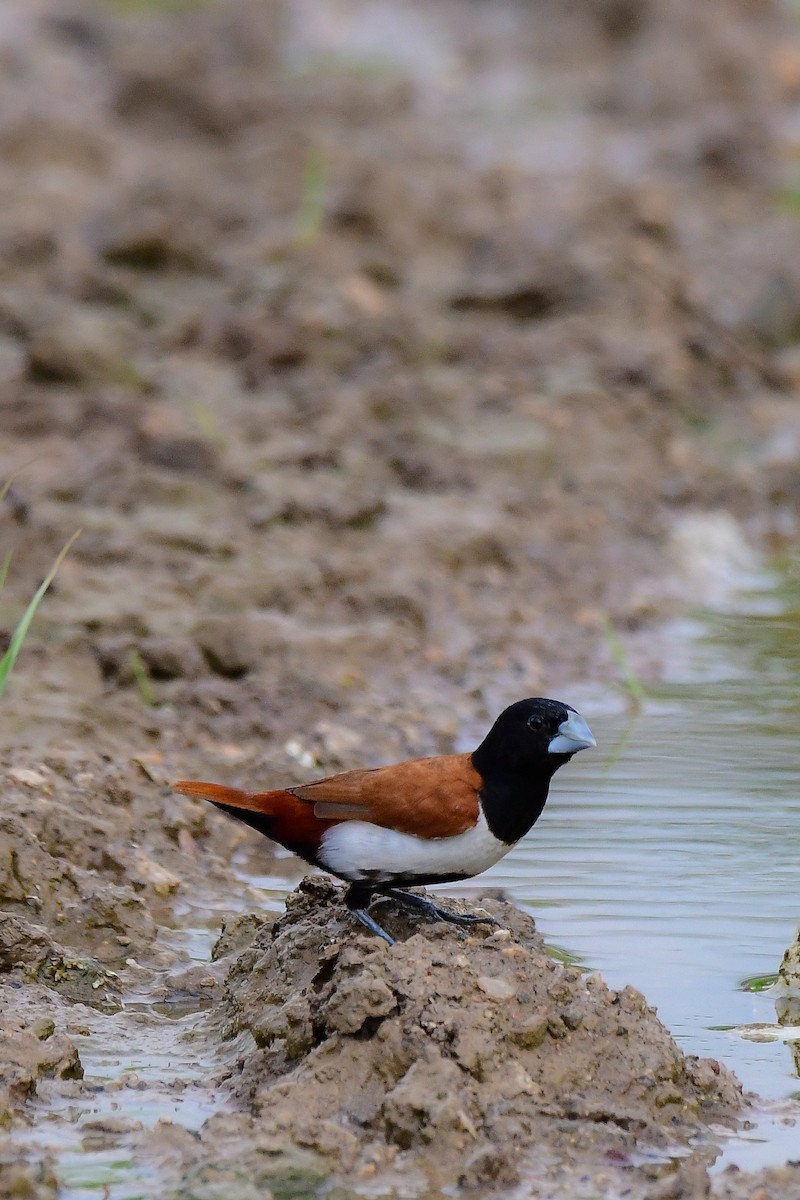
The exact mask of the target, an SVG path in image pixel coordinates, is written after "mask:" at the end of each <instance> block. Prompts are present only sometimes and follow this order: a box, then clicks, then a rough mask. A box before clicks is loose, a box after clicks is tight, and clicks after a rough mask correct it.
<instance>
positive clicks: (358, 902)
mask: <svg viewBox="0 0 800 1200" xmlns="http://www.w3.org/2000/svg"><path fill="white" fill-rule="evenodd" d="M374 891H375V889H374V888H371V887H365V886H364V885H363V884H358V883H351V884H350V887H349V888H348V889H347V891H346V892H345V897H344V902H345V904H346V905H347V907H348V908H349V910H350V912H351V913H352V914H353V916H354V917H357V918H358V920H359V921H360V922H361V924H362V925H365V926H366V928H367V929H368V930H369V931H370V933H374V934H377V936H378V937H379V938H383V940H384V941H385V942H386V943H387V944H388V945H389V946H393V945H394V938H393V937H392V936H391V934H389V933H387V932H386V930H385V929H384V928H383V927H382V926H381V925H379V924H378V922H377V921H376V920H375V919H374V918H373V917H371V916H370V915H369V913H368V912H367V910H366V906H367V905H368V904H369V902H370V900H371V899H372V897H373V893H374Z"/></svg>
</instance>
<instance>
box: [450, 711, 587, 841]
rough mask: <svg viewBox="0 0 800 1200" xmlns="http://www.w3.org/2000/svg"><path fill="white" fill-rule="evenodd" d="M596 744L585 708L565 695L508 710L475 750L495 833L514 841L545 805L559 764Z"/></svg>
mask: <svg viewBox="0 0 800 1200" xmlns="http://www.w3.org/2000/svg"><path fill="white" fill-rule="evenodd" d="M594 745H596V742H595V740H594V738H593V736H592V733H591V731H590V729H589V726H588V725H587V724H586V722H585V721H584V719H583V717H582V716H581V715H580V713H577V712H576V711H575V709H574V708H570V706H569V705H568V704H562V703H561V701H560V700H546V699H544V698H543V697H541V696H536V697H532V698H530V699H528V700H518V701H517V703H516V704H512V705H511V706H510V707H509V708H507V709H505V711H504V712H502V713H501V714H500V716H499V717H498V718H497V720H496V721H495V723H494V725H493V726H492V728H491V729H490V730H489V732H488V733H487V735H486V737H485V738H484V739H483V741H482V742H481V744H480V746H478V749H477V750H476V751H475V752H474V754H473V755H472V763H473V766H474V767H475V769H476V770H477V771H478V772H479V774H480V775H481V777H482V778H483V781H484V788H483V789H482V793H481V795H482V802H483V807H484V812H485V813H486V817H487V820H488V821H489V824H490V827H492V831H493V832H494V833H495V836H499V837H501V839H502V840H503V841H508V842H513V841H516V840H517V839H518V838H519V837H521V836H522V835H523V834H524V833H527V831H528V830H529V829H530V828H531V826H532V825H533V823H534V821H536V820H537V818H538V816H539V814H540V813H541V811H542V809H543V808H544V804H545V801H546V799H547V791H548V788H549V785H550V780H551V779H552V777H553V775H554V774H555V772H556V771H557V770H558V768H559V767H561V766H563V765H564V763H566V762H569V760H570V759H571V758H572V756H573V754H577V752H578V751H579V750H586V749H588V748H589V747H590V746H594ZM512 834H514V836H511V835H512Z"/></svg>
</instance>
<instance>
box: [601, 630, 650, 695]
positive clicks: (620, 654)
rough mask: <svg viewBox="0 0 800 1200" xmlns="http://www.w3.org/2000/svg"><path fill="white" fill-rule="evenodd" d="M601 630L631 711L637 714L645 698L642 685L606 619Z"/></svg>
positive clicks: (615, 633)
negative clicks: (620, 676)
mask: <svg viewBox="0 0 800 1200" xmlns="http://www.w3.org/2000/svg"><path fill="white" fill-rule="evenodd" d="M603 628H604V632H605V636H606V645H607V646H608V649H609V652H610V654H611V657H612V658H613V660H614V662H615V663H616V665H617V667H618V668H619V672H620V674H621V675H622V682H623V683H624V685H625V690H626V692H627V693H628V697H629V699H630V701H631V704H632V706H633V709H634V711H635V712H639V711H641V709H642V707H643V705H644V702H645V699H646V697H647V692H646V691H645V687H644V684H643V683H642V681H641V679H640V678H639V676H638V675H637V674H636V672H635V671H634V669H633V667H632V666H631V661H630V659H629V658H628V655H627V654H626V653H625V647H624V646H623V644H622V640H621V639H620V636H619V634H618V633H617V631H616V629H615V628H614V626H613V624H612V623H611V621H610V620H609V618H608V617H607V618H606V620H605V622H604V627H603Z"/></svg>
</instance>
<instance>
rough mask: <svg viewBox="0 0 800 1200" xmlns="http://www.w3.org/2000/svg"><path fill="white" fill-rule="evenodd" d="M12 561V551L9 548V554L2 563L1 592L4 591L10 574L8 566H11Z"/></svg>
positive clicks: (0, 572) (0, 574)
mask: <svg viewBox="0 0 800 1200" xmlns="http://www.w3.org/2000/svg"><path fill="white" fill-rule="evenodd" d="M10 563H11V551H10V550H9V552H8V554H7V555H6V556H5V558H4V559H3V561H2V563H0V592H2V590H3V588H4V587H5V585H6V577H7V575H8V568H9V565H10Z"/></svg>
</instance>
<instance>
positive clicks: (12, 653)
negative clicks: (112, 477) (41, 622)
mask: <svg viewBox="0 0 800 1200" xmlns="http://www.w3.org/2000/svg"><path fill="white" fill-rule="evenodd" d="M9 486H10V480H9V482H8V483H7V484H6V485H5V487H4V488H3V489H2V491H0V501H2V499H3V497H4V496H5V494H6V492H7V491H8V488H9ZM80 532H81V531H80V529H78V530H76V532H75V533H73V535H72V537H71V538H70V539H69V541H68V542H67V543H66V545H64V546H63V547H62V549H61V551H60V553H59V554H58V556H57V557H56V560H55V562H54V563H53V565H52V567H51V568H50V570H49V571H48V572H47V574H46V575H45V577H44V579H43V580H42V582H41V583H40V584H39V586H38V588H37V589H36V591H35V592H34V594H33V596H32V598H31V600H30V603H29V604H28V607H27V608H26V609H25V612H24V613H23V614H22V616H21V617H20V619H19V622H18V624H17V627H16V629H15V630H14V632H13V633H12V635H11V641H10V642H9V644H8V649H7V650H6V652H5V654H4V655H3V657H2V658H0V696H2V695H3V693H4V691H5V689H6V684H7V683H8V677H9V675H10V674H11V672H12V670H13V667H14V663H15V662H16V661H17V658H18V657H19V652H20V650H21V649H22V647H23V644H24V642H25V638H26V637H27V636H28V630H29V629H30V627H31V622H32V621H33V618H34V617H35V616H36V610H37V609H38V607H39V605H40V604H41V602H42V599H43V598H44V594H45V592H46V591H47V589H48V588H49V587H50V584H51V583H52V582H53V580H54V579H55V577H56V572H57V571H58V568H59V567H60V566H61V564H62V562H63V561H64V559H65V558H66V556H67V554H68V553H69V551H70V549H71V547H72V544H73V542H74V541H75V539H76V538H77V537H79V536H80ZM10 563H11V552H10V551H9V553H8V554H7V555H6V556H5V558H4V559H3V562H2V565H0V591H1V590H2V588H3V585H4V583H5V581H6V577H7V576H8V568H9V565H10Z"/></svg>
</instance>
